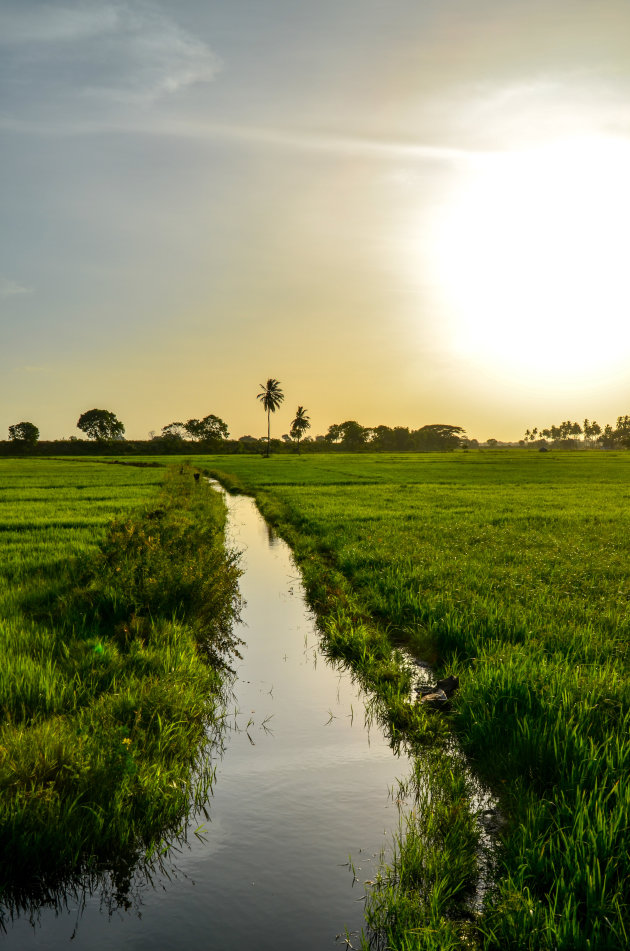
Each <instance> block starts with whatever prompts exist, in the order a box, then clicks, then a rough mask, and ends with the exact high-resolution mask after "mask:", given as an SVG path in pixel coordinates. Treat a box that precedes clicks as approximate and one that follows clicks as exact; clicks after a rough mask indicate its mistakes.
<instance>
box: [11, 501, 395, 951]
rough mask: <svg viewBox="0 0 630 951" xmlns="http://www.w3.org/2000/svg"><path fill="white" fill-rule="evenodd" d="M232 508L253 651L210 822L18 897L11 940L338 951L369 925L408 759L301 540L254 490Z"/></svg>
mask: <svg viewBox="0 0 630 951" xmlns="http://www.w3.org/2000/svg"><path fill="white" fill-rule="evenodd" d="M227 502H228V505H229V508H230V541H231V543H232V545H233V546H234V547H235V548H236V549H238V550H241V551H242V552H243V559H242V560H243V567H244V568H245V574H244V575H243V577H242V579H241V591H242V596H243V600H244V606H243V611H242V621H241V625H242V629H240V630H237V631H236V633H237V634H238V635H239V636H240V637H242V639H243V640H244V642H245V646H244V647H243V648H242V654H243V657H242V659H240V660H238V661H237V663H236V664H235V668H236V670H235V675H234V679H233V682H232V684H231V691H232V693H231V695H230V697H229V699H227V700H226V702H225V709H224V716H223V719H222V724H223V733H222V738H221V743H220V744H219V746H217V745H216V743H215V744H214V745H213V746H212V748H211V752H210V758H209V764H210V766H211V768H212V769H216V778H215V782H214V783H213V787H212V795H211V798H210V799H209V801H208V802H207V803H206V805H205V809H206V816H205V817H203V819H202V818H201V817H199V818H198V819H195V821H194V822H193V823H192V824H190V825H189V827H188V831H187V832H186V833H183V834H182V836H181V838H180V839H179V840H178V839H177V837H175V838H174V839H172V840H171V846H172V847H171V851H170V852H168V853H166V854H165V855H160V856H154V857H153V859H152V860H151V861H150V862H149V863H148V864H147V863H145V864H144V865H143V863H142V861H140V860H139V857H138V856H135V857H128V861H126V862H121V866H120V868H119V869H118V870H113V869H110V870H107V871H104V872H102V873H101V874H100V875H96V874H95V876H94V877H90V876H87V877H85V878H84V879H83V880H82V881H81V882H80V883H76V884H75V885H74V886H73V885H72V883H70V884H69V885H67V886H66V888H65V890H64V891H63V893H60V894H57V895H55V896H52V898H53V900H52V901H51V902H50V904H48V903H47V901H46V896H43V895H40V896H37V898H36V900H35V901H34V902H33V904H32V906H31V907H30V908H29V906H28V903H25V902H21V903H20V902H16V903H15V904H14V907H13V909H11V908H9V909H8V912H9V913H8V916H7V922H6V927H7V934H6V936H5V937H3V939H2V940H3V942H4V944H5V946H6V947H8V948H20V951H28V949H30V948H39V947H41V946H42V941H45V947H46V948H47V949H56V948H60V947H65V946H66V945H67V944H68V942H69V941H70V940H72V944H73V946H74V947H78V948H81V949H101V948H102V949H105V948H107V949H109V948H111V946H112V944H113V945H114V946H115V947H117V948H133V949H135V951H143V949H145V948H146V949H151V951H154V949H155V948H161V947H168V946H175V947H179V946H182V942H185V946H186V947H187V948H188V949H193V951H194V949H197V948H199V949H201V948H203V949H217V951H218V949H221V951H232V949H234V951H237V949H238V951H241V949H243V948H245V947H248V946H252V947H255V948H256V949H257V951H267V949H268V951H283V949H285V948H286V949H292V951H293V949H295V948H296V947H300V948H301V949H305V951H310V949H312V951H322V949H325V948H326V947H331V948H334V947H337V948H338V947H339V946H340V945H339V944H338V943H337V944H336V942H335V939H336V937H337V936H339V935H343V934H344V930H345V929H346V928H347V929H348V931H349V932H354V933H357V932H359V931H360V930H361V928H362V926H363V907H364V906H363V897H364V883H365V882H366V881H367V880H371V879H373V878H374V877H375V875H376V871H377V867H378V863H379V858H380V855H381V850H382V848H383V847H387V846H388V845H389V842H390V840H391V835H392V832H393V830H395V829H396V827H397V825H398V810H397V805H396V801H395V799H396V795H395V794H394V793H393V792H392V790H395V789H396V788H397V783H396V779H397V776H400V775H405V774H406V773H407V771H408V763H407V761H406V759H405V757H404V755H402V754H401V755H399V756H396V755H393V754H392V749H391V748H390V745H389V740H388V738H387V736H384V735H383V732H382V730H381V728H380V726H379V724H378V716H377V715H376V714H375V710H374V708H373V707H371V705H370V704H369V703H366V700H365V698H364V697H363V696H362V695H361V691H360V689H359V688H358V686H357V685H356V684H355V683H353V679H352V676H351V675H350V673H349V672H347V671H345V670H340V669H339V668H338V667H336V666H335V665H334V664H331V663H329V662H328V661H327V660H326V658H325V657H324V655H323V654H321V653H320V650H319V637H318V633H317V629H316V626H315V623H314V620H313V618H312V616H311V613H310V611H309V609H308V607H307V605H306V603H305V601H304V598H303V592H302V587H301V583H300V579H299V573H298V571H297V569H296V567H295V565H294V563H293V561H292V558H291V555H290V552H289V550H288V548H287V546H286V545H285V544H284V542H283V541H282V540H281V539H279V538H278V537H277V536H276V535H275V533H273V532H272V531H271V532H270V531H269V530H268V528H267V526H266V524H265V523H264V521H263V520H262V519H261V518H260V516H259V515H258V513H257V511H256V509H255V506H254V504H253V502H252V500H251V499H249V498H245V497H229V498H228V499H227ZM223 745H224V750H223V752H221V749H222V746H223ZM198 821H199V822H203V829H197V832H198V836H195V834H194V832H195V829H196V823H197V822H198ZM11 911H13V916H11ZM33 926H34V927H33ZM353 943H356V942H353ZM342 946H343V943H342Z"/></svg>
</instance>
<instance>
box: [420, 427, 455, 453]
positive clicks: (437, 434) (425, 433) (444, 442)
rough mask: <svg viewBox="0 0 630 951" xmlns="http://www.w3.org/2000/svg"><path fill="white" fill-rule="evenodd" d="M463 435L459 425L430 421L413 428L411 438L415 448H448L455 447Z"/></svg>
mask: <svg viewBox="0 0 630 951" xmlns="http://www.w3.org/2000/svg"><path fill="white" fill-rule="evenodd" d="M465 435H466V434H465V432H464V430H463V429H462V427H461V426H448V425H446V424H445V423H432V424H431V425H430V426H423V427H422V428H421V429H417V430H415V432H413V433H412V438H413V442H414V446H415V448H416V449H425V450H427V449H429V450H450V449H457V447H458V446H459V445H460V444H461V440H462V437H465Z"/></svg>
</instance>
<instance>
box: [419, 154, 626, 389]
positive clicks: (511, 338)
mask: <svg viewBox="0 0 630 951" xmlns="http://www.w3.org/2000/svg"><path fill="white" fill-rule="evenodd" d="M432 254H433V255H434V259H433V262H432V265H433V268H434V271H433V273H434V276H435V278H436V280H437V290H438V293H439V295H440V298H441V301H442V305H443V310H444V311H445V313H446V325H445V328H444V329H445V331H446V334H447V336H448V337H449V344H450V346H451V347H453V346H455V347H456V349H457V351H458V352H460V353H461V354H462V355H465V356H466V357H468V358H472V359H474V360H475V362H477V363H481V364H484V365H488V366H490V365H492V366H493V367H494V368H495V369H497V370H500V371H505V372H507V373H508V374H518V375H519V376H520V377H524V376H525V375H526V374H527V375H528V376H529V377H530V378H532V379H540V378H541V377H550V376H551V377H552V378H553V379H554V380H556V381H565V382H568V381H577V380H579V379H587V378H588V379H590V380H594V379H599V380H602V379H605V377H606V375H607V373H608V372H614V371H615V370H618V369H619V366H620V364H621V363H622V362H624V361H625V362H626V365H627V361H628V360H629V359H630V145H629V144H628V143H626V142H623V141H621V140H617V139H612V138H605V137H590V138H585V139H579V140H578V139H574V140H571V141H564V142H561V143H556V144H553V145H548V146H546V147H540V148H537V149H532V150H529V151H520V152H506V153H498V154H495V155H492V156H487V157H483V158H481V159H480V160H479V162H478V163H475V164H474V165H473V166H472V167H471V169H470V170H468V172H467V173H466V176H465V180H464V181H463V183H462V184H461V185H460V187H459V189H458V191H457V193H456V194H455V195H453V197H452V200H451V201H450V202H449V203H448V205H447V206H446V209H445V208H444V207H443V208H442V211H441V213H440V216H439V220H438V222H437V224H436V234H435V237H434V244H433V251H432Z"/></svg>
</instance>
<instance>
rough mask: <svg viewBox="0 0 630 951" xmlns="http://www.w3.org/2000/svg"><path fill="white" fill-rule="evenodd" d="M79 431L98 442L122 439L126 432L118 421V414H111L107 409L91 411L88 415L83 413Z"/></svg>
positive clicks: (78, 426)
mask: <svg viewBox="0 0 630 951" xmlns="http://www.w3.org/2000/svg"><path fill="white" fill-rule="evenodd" d="M77 429H80V430H81V431H82V432H84V433H85V435H86V436H87V437H88V438H89V439H95V440H96V441H97V442H110V441H111V440H113V439H122V438H123V434H124V432H125V427H124V426H123V424H122V423H121V422H120V420H119V419H117V417H116V414H115V413H110V412H109V410H106V409H89V410H88V411H87V412H86V413H81V415H80V416H79V421H78V423H77Z"/></svg>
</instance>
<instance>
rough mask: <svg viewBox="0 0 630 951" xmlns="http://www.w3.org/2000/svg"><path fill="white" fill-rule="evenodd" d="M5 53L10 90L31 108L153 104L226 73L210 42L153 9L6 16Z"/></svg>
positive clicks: (69, 4) (46, 10)
mask: <svg viewBox="0 0 630 951" xmlns="http://www.w3.org/2000/svg"><path fill="white" fill-rule="evenodd" d="M0 49H2V51H3V52H2V58H3V60H4V63H5V70H6V82H5V86H6V85H7V84H8V86H9V90H10V88H11V86H12V87H13V92H14V94H15V95H16V96H20V95H22V96H24V95H26V97H29V98H30V100H31V102H32V101H34V99H35V97H37V98H38V99H39V100H40V102H41V99H42V97H43V99H44V100H48V101H49V102H50V101H51V100H52V101H53V102H54V101H55V99H58V100H60V101H67V100H68V99H70V100H72V99H76V98H85V97H89V98H100V99H101V100H107V99H110V100H114V101H131V102H146V101H151V100H155V99H158V98H160V97H162V96H165V95H168V94H171V93H174V92H177V91H178V90H180V89H182V88H185V87H187V86H191V85H193V84H195V83H202V82H209V81H210V80H212V79H214V77H215V76H216V74H217V72H218V71H219V70H220V68H221V63H220V60H219V59H218V57H217V56H216V55H215V54H214V52H213V51H212V50H211V49H210V47H209V46H208V45H207V44H206V43H205V42H203V40H200V39H198V38H196V37H195V36H193V35H192V34H191V33H189V32H187V31H186V30H184V29H182V28H181V27H180V26H179V25H178V24H177V23H176V22H175V21H174V20H173V19H172V18H171V17H170V16H168V15H166V14H165V13H163V12H162V11H161V10H159V9H158V8H157V7H156V6H154V5H153V4H151V3H147V2H135V3H133V4H131V3H125V2H116V0H113V2H105V3H102V4H96V3H90V2H81V0H74V2H73V0H66V2H64V3H60V2H55V0H53V2H48V3H45V4H40V3H29V4H20V5H19V6H14V7H13V8H12V9H11V8H9V9H5V10H3V11H0ZM29 93H30V96H29Z"/></svg>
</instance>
